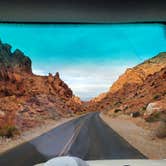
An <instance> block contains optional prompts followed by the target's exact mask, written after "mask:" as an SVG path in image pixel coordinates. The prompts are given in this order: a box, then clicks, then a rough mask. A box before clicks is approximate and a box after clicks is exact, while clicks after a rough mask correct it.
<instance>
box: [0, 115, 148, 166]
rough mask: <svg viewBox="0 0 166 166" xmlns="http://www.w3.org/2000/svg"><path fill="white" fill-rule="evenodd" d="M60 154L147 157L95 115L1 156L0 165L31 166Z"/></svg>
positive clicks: (76, 121) (88, 158) (93, 156)
mask: <svg viewBox="0 0 166 166" xmlns="http://www.w3.org/2000/svg"><path fill="white" fill-rule="evenodd" d="M63 155H71V156H77V157H80V158H82V159H84V160H100V159H143V158H146V157H145V156H144V155H143V154H141V153H140V152H139V151H138V150H136V149H135V148H134V147H132V146H131V145H130V144H129V143H128V142H127V141H125V140H124V139H123V138H122V137H121V136H119V135H118V134H117V133H116V132H115V131H113V130H112V129H111V128H110V127H109V126H108V125H107V124H105V122H104V121H103V120H102V119H101V118H100V116H99V114H98V113H90V114H87V115H85V116H82V117H79V118H77V119H74V120H71V121H69V122H66V123H64V124H62V125H60V126H58V127H56V128H54V129H52V130H50V131H48V132H47V133H45V134H43V135H41V136H39V137H37V138H35V139H33V140H31V141H29V142H27V143H24V144H21V145H19V146H17V147H15V148H13V149H11V150H9V151H7V152H5V153H3V154H1V155H0V165H4V166H31V165H34V164H37V163H41V162H44V161H46V160H48V159H50V158H53V157H56V156H63Z"/></svg>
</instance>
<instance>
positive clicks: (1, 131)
mask: <svg viewBox="0 0 166 166" xmlns="http://www.w3.org/2000/svg"><path fill="white" fill-rule="evenodd" d="M18 134H19V132H18V129H17V128H16V127H15V126H11V125H5V126H3V127H2V128H0V136H1V137H7V138H11V137H13V136H14V135H18Z"/></svg>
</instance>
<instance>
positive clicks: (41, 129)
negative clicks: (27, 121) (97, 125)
mask: <svg viewBox="0 0 166 166" xmlns="http://www.w3.org/2000/svg"><path fill="white" fill-rule="evenodd" d="M78 117H79V116H74V117H70V118H61V119H59V120H56V121H55V120H46V121H44V122H43V124H42V125H40V126H37V127H35V128H32V129H29V130H28V131H25V132H23V133H22V134H21V135H20V136H17V137H14V138H9V139H8V138H2V137H1V138H0V154H1V153H3V152H5V151H7V150H9V149H12V148H14V147H16V146H18V145H20V144H22V143H25V142H28V141H30V140H32V139H34V138H36V137H38V136H40V135H42V134H44V133H46V132H48V131H49V130H51V129H53V128H55V127H57V126H59V125H61V124H64V123H66V122H68V121H70V120H73V119H76V118H78Z"/></svg>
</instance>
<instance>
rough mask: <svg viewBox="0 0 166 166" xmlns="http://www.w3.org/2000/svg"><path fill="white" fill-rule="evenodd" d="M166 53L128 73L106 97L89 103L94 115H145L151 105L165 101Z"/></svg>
mask: <svg viewBox="0 0 166 166" xmlns="http://www.w3.org/2000/svg"><path fill="white" fill-rule="evenodd" d="M165 82H166V53H160V54H159V55H157V56H155V57H153V58H151V59H149V60H147V61H145V62H143V63H142V64H139V65H137V66H136V67H134V68H131V69H127V70H126V72H125V73H124V74H123V75H121V76H120V77H119V79H118V80H117V81H116V82H115V83H114V84H113V85H112V87H111V88H110V90H109V91H108V92H107V93H106V94H104V97H102V98H101V97H100V96H99V98H95V100H92V101H90V102H89V103H88V104H89V108H90V109H91V110H93V111H106V112H107V113H110V114H111V113H114V112H119V111H123V112H124V113H126V114H130V113H133V112H139V113H140V114H143V112H144V111H145V110H146V106H147V105H148V103H150V102H154V101H158V100H165V101H166V83H165Z"/></svg>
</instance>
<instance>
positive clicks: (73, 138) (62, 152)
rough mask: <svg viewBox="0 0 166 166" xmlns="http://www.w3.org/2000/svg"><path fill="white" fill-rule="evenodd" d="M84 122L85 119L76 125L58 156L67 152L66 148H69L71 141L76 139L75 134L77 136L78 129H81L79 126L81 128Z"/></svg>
mask: <svg viewBox="0 0 166 166" xmlns="http://www.w3.org/2000/svg"><path fill="white" fill-rule="evenodd" d="M84 122H85V121H83V122H82V123H81V124H79V125H78V126H77V127H76V129H75V131H74V133H73V135H72V136H71V138H70V139H69V141H68V142H67V143H66V144H65V146H64V148H63V149H62V150H61V152H60V153H59V155H58V156H62V155H65V154H66V153H67V152H68V150H69V149H70V147H71V145H72V144H73V142H74V141H75V140H76V138H77V136H78V134H79V132H80V130H81V128H82V126H83V124H84Z"/></svg>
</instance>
